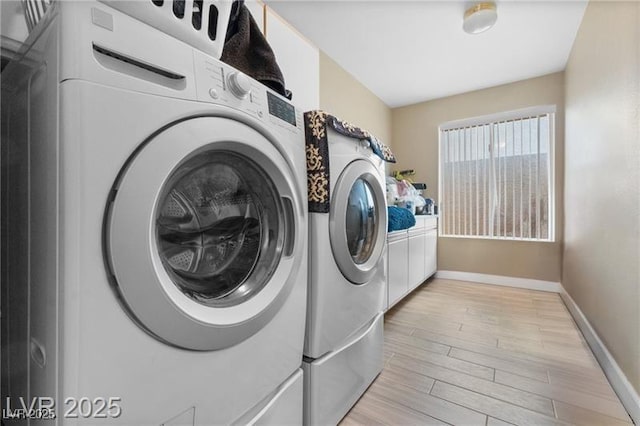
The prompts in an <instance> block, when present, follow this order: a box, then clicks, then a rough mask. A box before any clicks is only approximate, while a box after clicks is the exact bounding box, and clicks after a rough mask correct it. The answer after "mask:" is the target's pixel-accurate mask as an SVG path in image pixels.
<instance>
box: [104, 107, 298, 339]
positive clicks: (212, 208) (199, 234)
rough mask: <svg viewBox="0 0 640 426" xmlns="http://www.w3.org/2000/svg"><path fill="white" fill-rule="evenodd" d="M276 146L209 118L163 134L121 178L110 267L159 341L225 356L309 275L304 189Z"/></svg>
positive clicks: (113, 210)
mask: <svg viewBox="0 0 640 426" xmlns="http://www.w3.org/2000/svg"><path fill="white" fill-rule="evenodd" d="M277 146H278V145H277V143H274V141H271V140H269V139H267V138H266V137H265V136H263V135H262V134H261V133H258V132H257V131H256V130H254V129H253V128H251V127H249V126H247V125H245V124H242V123H239V122H237V121H234V120H231V119H226V118H220V117H201V118H195V119H191V120H187V121H183V122H180V123H178V124H176V125H173V126H171V127H169V128H168V129H166V130H163V131H161V132H160V133H159V134H157V135H156V136H155V137H153V138H152V139H151V140H149V141H148V142H147V143H146V144H145V145H143V146H142V148H141V149H140V150H139V152H138V153H137V154H136V155H134V156H133V157H132V158H131V160H130V161H129V163H128V164H127V166H126V167H125V168H124V169H123V171H122V172H121V176H120V178H119V179H118V181H117V182H116V185H115V186H114V191H113V199H112V200H111V201H110V203H109V206H108V209H107V214H106V216H105V236H104V240H105V255H106V257H107V259H108V265H109V267H110V270H111V272H112V275H113V277H112V278H113V279H112V282H113V284H114V287H115V289H116V291H117V294H118V296H119V298H120V300H121V301H122V303H123V305H124V306H125V308H126V309H127V311H128V313H129V314H130V316H131V317H132V318H133V319H134V320H135V321H137V322H138V324H139V325H140V326H141V327H142V328H143V329H144V330H145V331H147V332H148V333H150V334H151V335H153V336H154V337H156V338H158V339H159V340H162V341H164V342H166V343H168V344H171V345H175V346H179V347H183V348H187V349H195V350H213V349H221V348H224V347H228V346H231V345H234V344H236V343H239V342H240V341H242V340H244V339H246V338H248V337H249V336H251V335H253V334H254V333H255V332H256V331H258V330H259V329H260V328H262V327H263V326H264V325H265V324H266V323H267V322H268V321H269V320H270V319H271V318H272V317H273V316H274V315H275V314H276V312H277V311H278V310H279V309H280V307H281V306H282V304H283V303H284V301H285V300H286V298H287V296H288V295H289V293H290V291H291V289H292V287H293V286H294V285H295V281H296V277H297V275H298V270H299V267H300V262H301V258H300V257H301V256H300V255H299V253H301V251H302V250H303V247H302V245H303V244H304V239H303V233H304V232H305V230H304V229H303V228H304V209H303V200H302V197H301V196H300V193H301V191H300V184H299V183H298V182H297V181H296V180H295V178H294V173H293V169H292V165H291V164H289V162H288V161H287V160H286V157H285V156H284V155H283V154H282V153H281V152H280V151H279V150H278V148H277Z"/></svg>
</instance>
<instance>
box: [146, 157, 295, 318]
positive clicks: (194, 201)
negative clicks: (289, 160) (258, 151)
mask: <svg viewBox="0 0 640 426" xmlns="http://www.w3.org/2000/svg"><path fill="white" fill-rule="evenodd" d="M160 200H161V201H160V208H159V209H158V215H157V218H156V227H157V242H158V250H159V252H160V258H161V259H162V264H163V266H164V268H165V269H166V271H167V272H168V273H169V275H170V276H171V278H172V281H173V282H174V283H175V285H176V286H177V287H178V288H179V289H180V290H181V291H182V292H183V293H184V294H185V295H187V296H188V297H190V298H192V299H193V300H195V301H197V302H199V303H202V304H204V305H209V306H232V305H236V304H239V303H242V301H244V300H246V299H247V298H249V297H251V295H252V294H254V293H256V292H258V291H260V289H261V288H262V287H263V286H264V285H265V284H266V282H267V281H268V280H269V278H270V277H271V275H272V273H273V270H274V269H275V267H276V266H277V264H278V262H279V260H280V256H281V254H282V243H283V235H282V234H283V232H284V229H283V228H284V227H283V226H282V223H281V220H280V218H281V217H282V216H283V214H282V207H281V205H280V202H279V197H278V193H277V190H276V188H275V186H274V184H273V182H272V180H271V179H270V178H269V176H267V175H266V174H265V172H264V171H263V170H262V169H261V168H260V167H259V166H258V165H257V164H255V163H254V162H253V161H251V160H250V159H248V158H246V157H243V156H241V155H238V154H236V153H234V152H232V151H209V152H207V153H203V154H200V155H198V156H196V157H194V158H192V159H190V160H189V161H187V162H185V163H184V164H182V165H181V166H180V168H179V169H178V170H176V171H175V172H174V173H173V175H172V176H171V177H170V178H169V180H168V182H167V183H166V184H165V187H164V190H163V193H162V195H161V197H160Z"/></svg>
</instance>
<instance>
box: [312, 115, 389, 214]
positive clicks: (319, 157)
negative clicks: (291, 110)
mask: <svg viewBox="0 0 640 426" xmlns="http://www.w3.org/2000/svg"><path fill="white" fill-rule="evenodd" d="M304 126H305V142H306V152H307V189H308V199H309V212H310V213H328V212H329V207H330V205H329V201H330V200H329V186H330V182H331V179H330V176H329V143H328V139H327V127H330V128H332V129H333V130H335V131H336V132H338V133H340V134H341V135H344V136H347V137H350V138H354V139H357V140H366V141H368V142H369V146H370V147H371V150H372V151H373V153H374V154H375V155H377V156H378V157H380V158H382V159H383V160H384V161H386V162H389V163H395V162H396V157H395V156H394V155H393V153H392V152H391V149H389V147H388V146H386V145H384V144H383V143H382V142H380V141H379V140H378V139H376V138H375V137H374V136H373V135H372V134H371V133H369V132H367V131H366V130H363V129H361V128H359V127H356V126H354V125H352V124H350V123H348V122H346V121H342V120H340V119H339V118H337V117H335V116H333V115H331V114H328V113H326V112H324V111H309V112H306V113H305V114H304Z"/></svg>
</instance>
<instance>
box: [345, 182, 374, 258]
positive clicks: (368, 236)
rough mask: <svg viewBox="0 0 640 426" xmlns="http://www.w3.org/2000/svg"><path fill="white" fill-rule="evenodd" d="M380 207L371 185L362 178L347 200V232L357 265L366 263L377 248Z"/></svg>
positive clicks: (355, 184)
mask: <svg viewBox="0 0 640 426" xmlns="http://www.w3.org/2000/svg"><path fill="white" fill-rule="evenodd" d="M378 222H379V218H378V206H377V205H376V202H375V196H374V194H373V189H372V188H371V184H370V183H369V182H367V181H366V180H365V179H362V178H361V177H360V178H358V179H357V180H356V181H355V182H354V183H353V186H352V187H351V192H349V198H348V199H347V212H346V220H345V232H346V234H347V245H348V247H349V254H350V255H351V259H352V260H353V262H354V263H355V264H357V265H361V264H363V263H365V262H366V261H367V260H369V258H370V257H371V254H372V253H373V249H374V248H375V242H376V241H375V240H376V234H377V229H378V226H379V223H378Z"/></svg>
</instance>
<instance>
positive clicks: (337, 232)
mask: <svg viewBox="0 0 640 426" xmlns="http://www.w3.org/2000/svg"><path fill="white" fill-rule="evenodd" d="M306 114H307V116H308V117H309V115H308V114H314V113H306ZM316 114H320V116H321V117H326V115H324V114H325V113H322V112H319V113H316ZM310 121H312V120H310ZM347 127H348V126H347ZM307 130H308V131H310V130H311V129H307ZM316 130H317V129H316ZM315 133H316V134H320V135H325V134H326V144H327V147H328V154H329V155H328V157H329V178H328V181H329V184H328V187H329V191H328V199H329V211H328V212H326V213H323V212H313V211H310V213H309V246H310V248H309V300H308V309H307V327H306V335H305V350H304V355H305V358H304V362H303V368H304V370H305V423H306V424H310V425H326V424H336V423H338V422H339V421H340V419H341V418H342V417H343V416H344V415H345V414H346V413H347V411H348V410H349V409H350V408H351V406H352V405H353V404H354V403H355V402H356V401H357V400H358V398H359V397H360V396H361V395H362V393H363V392H364V390H365V389H366V388H367V387H368V386H369V384H370V383H371V382H372V380H373V379H374V378H375V377H376V376H377V375H378V373H380V371H381V370H382V366H383V355H382V345H383V314H382V311H383V301H384V297H385V289H386V278H385V271H384V256H383V252H384V249H385V241H386V234H387V207H386V194H385V190H384V187H385V183H384V182H385V180H384V179H385V176H384V162H383V160H382V159H381V158H380V157H378V156H377V155H375V154H374V152H373V151H372V148H371V144H370V142H369V141H368V140H364V139H357V138H353V137H350V136H346V135H344V134H341V133H339V132H337V131H335V129H334V128H332V127H331V126H329V125H325V126H324V127H323V130H322V131H320V132H317V131H316V132H315ZM308 150H309V148H308ZM314 150H315V148H312V149H311V151H314Z"/></svg>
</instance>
